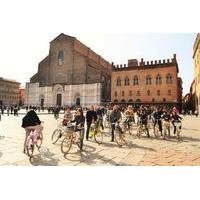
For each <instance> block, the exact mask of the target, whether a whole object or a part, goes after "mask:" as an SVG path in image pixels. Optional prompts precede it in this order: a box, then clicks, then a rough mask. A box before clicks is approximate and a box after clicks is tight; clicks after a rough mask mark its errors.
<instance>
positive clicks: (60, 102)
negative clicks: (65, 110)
mask: <svg viewBox="0 0 200 200" xmlns="http://www.w3.org/2000/svg"><path fill="white" fill-rule="evenodd" d="M56 105H57V106H61V105H62V94H57V100H56Z"/></svg>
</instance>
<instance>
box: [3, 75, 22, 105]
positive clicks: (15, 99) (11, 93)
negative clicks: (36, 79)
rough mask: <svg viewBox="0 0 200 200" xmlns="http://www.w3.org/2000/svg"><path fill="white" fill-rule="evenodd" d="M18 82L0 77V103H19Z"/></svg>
mask: <svg viewBox="0 0 200 200" xmlns="http://www.w3.org/2000/svg"><path fill="white" fill-rule="evenodd" d="M19 86H20V83H18V82H17V81H14V80H10V79H5V78H2V77H0V105H18V104H19Z"/></svg>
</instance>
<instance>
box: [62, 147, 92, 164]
mask: <svg viewBox="0 0 200 200" xmlns="http://www.w3.org/2000/svg"><path fill="white" fill-rule="evenodd" d="M95 150H96V148H95V147H93V146H90V145H87V144H84V146H83V151H80V150H79V149H78V148H76V151H75V152H71V151H70V152H69V153H67V154H65V155H64V157H65V159H67V160H70V161H72V162H73V161H80V162H82V161H83V160H84V159H86V158H85V157H84V156H83V155H84V154H86V153H92V152H95ZM87 159H88V158H87Z"/></svg>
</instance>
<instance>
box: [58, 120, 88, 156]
mask: <svg viewBox="0 0 200 200" xmlns="http://www.w3.org/2000/svg"><path fill="white" fill-rule="evenodd" d="M75 128H76V127H75V125H73V124H69V125H68V126H67V130H66V135H65V137H64V138H63V140H62V142H61V152H62V153H63V154H65V155H66V154H67V153H69V151H70V149H71V147H72V145H73V144H75V145H77V146H78V147H79V149H80V150H81V148H82V145H83V144H82V142H83V138H81V136H80V133H79V131H75ZM81 129H84V128H80V129H79V130H81ZM81 131H84V130H81ZM82 137H83V136H82Z"/></svg>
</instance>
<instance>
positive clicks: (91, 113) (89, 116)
mask: <svg viewBox="0 0 200 200" xmlns="http://www.w3.org/2000/svg"><path fill="white" fill-rule="evenodd" d="M92 120H94V121H97V113H96V112H95V111H94V110H88V111H87V113H86V121H87V123H91V122H92Z"/></svg>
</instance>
